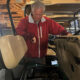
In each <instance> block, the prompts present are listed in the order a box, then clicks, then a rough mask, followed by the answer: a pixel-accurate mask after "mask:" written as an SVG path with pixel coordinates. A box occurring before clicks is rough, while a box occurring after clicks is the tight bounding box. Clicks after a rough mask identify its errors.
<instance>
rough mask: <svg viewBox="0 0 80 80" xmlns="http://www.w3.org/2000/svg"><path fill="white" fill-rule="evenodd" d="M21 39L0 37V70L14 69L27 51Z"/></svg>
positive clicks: (19, 37)
mask: <svg viewBox="0 0 80 80" xmlns="http://www.w3.org/2000/svg"><path fill="white" fill-rule="evenodd" d="M27 49H28V48H27V45H26V43H25V41H24V39H23V37H21V36H19V35H17V36H14V35H7V36H3V37H0V68H7V69H12V68H15V67H16V66H17V65H18V63H19V62H20V60H21V59H22V58H23V56H24V54H25V53H26V51H27Z"/></svg>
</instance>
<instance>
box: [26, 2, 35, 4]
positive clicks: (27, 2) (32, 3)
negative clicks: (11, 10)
mask: <svg viewBox="0 0 80 80" xmlns="http://www.w3.org/2000/svg"><path fill="white" fill-rule="evenodd" d="M34 2H35V1H29V2H26V4H33V3H34Z"/></svg>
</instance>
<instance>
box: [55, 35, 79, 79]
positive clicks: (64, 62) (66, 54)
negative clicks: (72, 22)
mask: <svg viewBox="0 0 80 80" xmlns="http://www.w3.org/2000/svg"><path fill="white" fill-rule="evenodd" d="M55 44H56V49H57V57H58V61H59V65H60V68H61V69H62V70H63V72H64V73H65V75H66V76H67V77H68V79H69V80H80V36H77V35H76V36H72V37H65V36H63V37H59V38H57V39H56V40H55Z"/></svg>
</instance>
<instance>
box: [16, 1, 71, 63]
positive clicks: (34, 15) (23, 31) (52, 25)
mask: <svg viewBox="0 0 80 80" xmlns="http://www.w3.org/2000/svg"><path fill="white" fill-rule="evenodd" d="M44 12H45V6H44V4H43V3H41V2H40V1H37V2H35V3H33V4H32V5H31V14H30V15H29V16H26V17H25V18H24V19H22V20H21V21H20V23H19V24H18V27H17V28H16V32H17V34H19V35H21V36H23V37H24V39H25V41H26V44H27V45H28V52H27V53H26V54H25V56H26V59H27V60H28V61H33V62H35V63H36V62H37V63H38V62H39V63H44V57H45V56H46V53H47V47H48V34H53V35H59V34H60V35H70V34H69V33H68V32H67V31H66V30H65V29H64V27H62V26H61V25H59V24H58V23H56V22H55V21H54V20H52V19H50V18H47V17H45V16H43V14H44Z"/></svg>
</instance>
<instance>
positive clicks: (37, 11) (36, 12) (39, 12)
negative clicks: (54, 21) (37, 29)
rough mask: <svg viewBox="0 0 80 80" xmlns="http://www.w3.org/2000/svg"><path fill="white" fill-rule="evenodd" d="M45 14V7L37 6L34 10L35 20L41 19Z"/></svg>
mask: <svg viewBox="0 0 80 80" xmlns="http://www.w3.org/2000/svg"><path fill="white" fill-rule="evenodd" d="M42 15H43V9H42V8H39V9H37V8H35V9H34V11H33V12H32V17H33V19H34V21H35V22H37V21H40V20H41V18H42Z"/></svg>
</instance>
